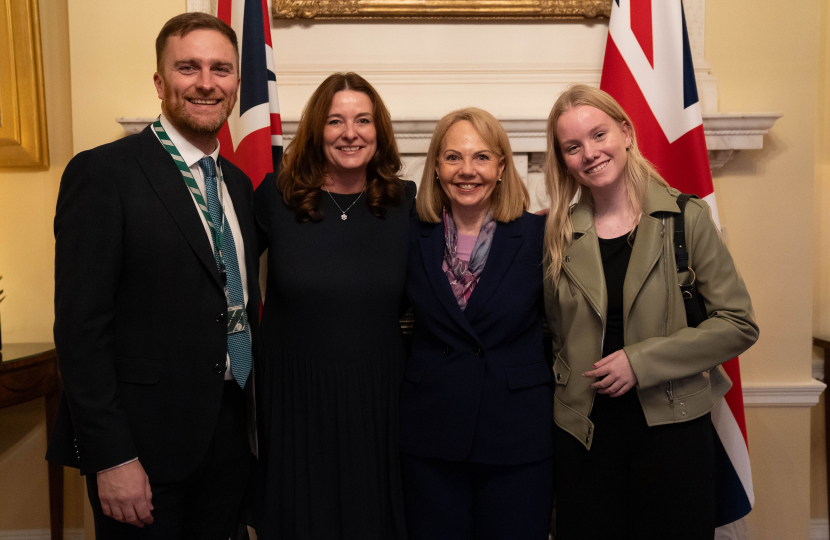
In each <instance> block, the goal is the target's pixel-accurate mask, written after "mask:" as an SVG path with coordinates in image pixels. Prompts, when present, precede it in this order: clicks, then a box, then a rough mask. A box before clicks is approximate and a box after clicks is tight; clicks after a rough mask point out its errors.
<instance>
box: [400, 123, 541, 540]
mask: <svg viewBox="0 0 830 540" xmlns="http://www.w3.org/2000/svg"><path fill="white" fill-rule="evenodd" d="M528 202H529V196H528V192H527V189H526V188H525V186H524V183H523V182H522V180H521V178H520V177H519V174H518V172H517V171H516V168H515V166H514V165H513V155H512V151H511V149H510V143H509V141H508V138H507V134H506V133H505V132H504V129H503V128H502V127H501V125H500V124H499V122H498V121H497V120H496V119H495V118H494V117H493V116H492V115H490V114H489V113H487V112H485V111H482V110H480V109H474V108H469V109H462V110H459V111H455V112H452V113H450V114H448V115H447V116H445V117H444V118H443V119H442V120H441V121H440V122H439V123H438V125H437V127H436V129H435V133H434V134H433V136H432V141H431V143H430V147H429V152H428V154H427V160H426V166H425V168H424V175H423V177H422V180H421V185H420V188H419V191H418V195H417V202H416V207H417V210H418V217H417V218H414V222H413V226H412V227H411V228H410V231H411V232H410V240H409V241H410V245H409V263H408V264H409V266H408V274H407V285H406V291H407V295H408V297H409V300H410V302H411V304H412V308H413V311H414V314H415V330H414V339H413V348H412V356H411V358H410V360H409V363H408V365H407V368H406V372H405V382H404V398H403V406H402V421H401V439H402V450H403V456H402V467H403V478H404V496H405V502H406V508H407V522H408V528H409V535H410V540H440V539H444V538H445V539H448V540H449V539H452V540H464V539H473V538H475V539H476V540H487V539H493V540H497V539H498V540H503V539H507V538H521V539H522V540H534V539H539V540H543V539H546V538H547V537H548V532H549V530H550V517H551V509H552V504H553V501H552V497H553V495H552V492H553V486H552V482H553V481H552V478H553V472H552V461H553V458H552V454H553V441H552V438H553V436H552V434H553V421H552V408H553V387H552V376H551V370H550V368H549V367H548V365H547V363H546V362H545V357H544V351H543V339H542V313H543V308H542V304H541V295H542V272H543V270H542V242H543V237H544V218H542V217H539V216H535V215H532V214H529V213H527V212H525V209H526V208H527V205H528Z"/></svg>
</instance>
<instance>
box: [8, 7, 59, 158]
mask: <svg viewBox="0 0 830 540" xmlns="http://www.w3.org/2000/svg"><path fill="white" fill-rule="evenodd" d="M48 166H49V148H48V141H47V133H46V98H45V95H44V87H43V59H42V55H41V48H40V18H39V13H38V5H37V0H0V167H48Z"/></svg>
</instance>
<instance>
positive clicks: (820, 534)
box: [810, 519, 830, 540]
mask: <svg viewBox="0 0 830 540" xmlns="http://www.w3.org/2000/svg"><path fill="white" fill-rule="evenodd" d="M810 540H830V521H828V520H827V519H811V520H810Z"/></svg>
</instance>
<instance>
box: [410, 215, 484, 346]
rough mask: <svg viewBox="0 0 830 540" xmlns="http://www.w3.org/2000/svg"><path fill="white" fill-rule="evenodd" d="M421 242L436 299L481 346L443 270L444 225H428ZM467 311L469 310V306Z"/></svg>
mask: <svg viewBox="0 0 830 540" xmlns="http://www.w3.org/2000/svg"><path fill="white" fill-rule="evenodd" d="M420 241H421V259H422V260H423V261H424V271H425V272H426V273H427V277H428V279H429V282H430V284H431V285H432V289H433V290H434V291H435V296H436V298H438V301H439V302H440V304H441V305H442V306H443V307H444V309H445V310H446V312H447V314H449V316H450V317H452V319H453V320H455V322H457V323H458V324H459V326H461V328H463V329H464V330H465V331H466V332H467V333H468V334H469V335H470V336H471V337H472V338H473V339H475V340H476V342H477V343H479V345H480V344H481V342H480V341H479V339H478V336H476V333H475V332H474V331H473V327H472V326H470V323H469V321H468V320H467V318H466V317H464V312H462V311H461V308H460V307H458V301H456V299H455V295H454V294H453V292H452V288H451V287H450V282H449V279H447V275H446V274H445V273H444V271H443V270H442V269H441V263H442V262H443V260H444V246H445V241H444V225H443V223H436V224H434V225H433V226H432V227H431V228H430V226H429V225H426V226H425V227H424V228H423V230H422V231H421V238H420ZM467 309H469V304H468V306H467Z"/></svg>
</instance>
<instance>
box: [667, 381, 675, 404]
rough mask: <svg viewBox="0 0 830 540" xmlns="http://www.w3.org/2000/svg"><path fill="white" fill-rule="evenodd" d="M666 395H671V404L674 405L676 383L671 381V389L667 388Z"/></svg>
mask: <svg viewBox="0 0 830 540" xmlns="http://www.w3.org/2000/svg"><path fill="white" fill-rule="evenodd" d="M666 395H667V396H669V405H671V406H672V407H674V385H673V384H672V381H669V389H668V390H666Z"/></svg>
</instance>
